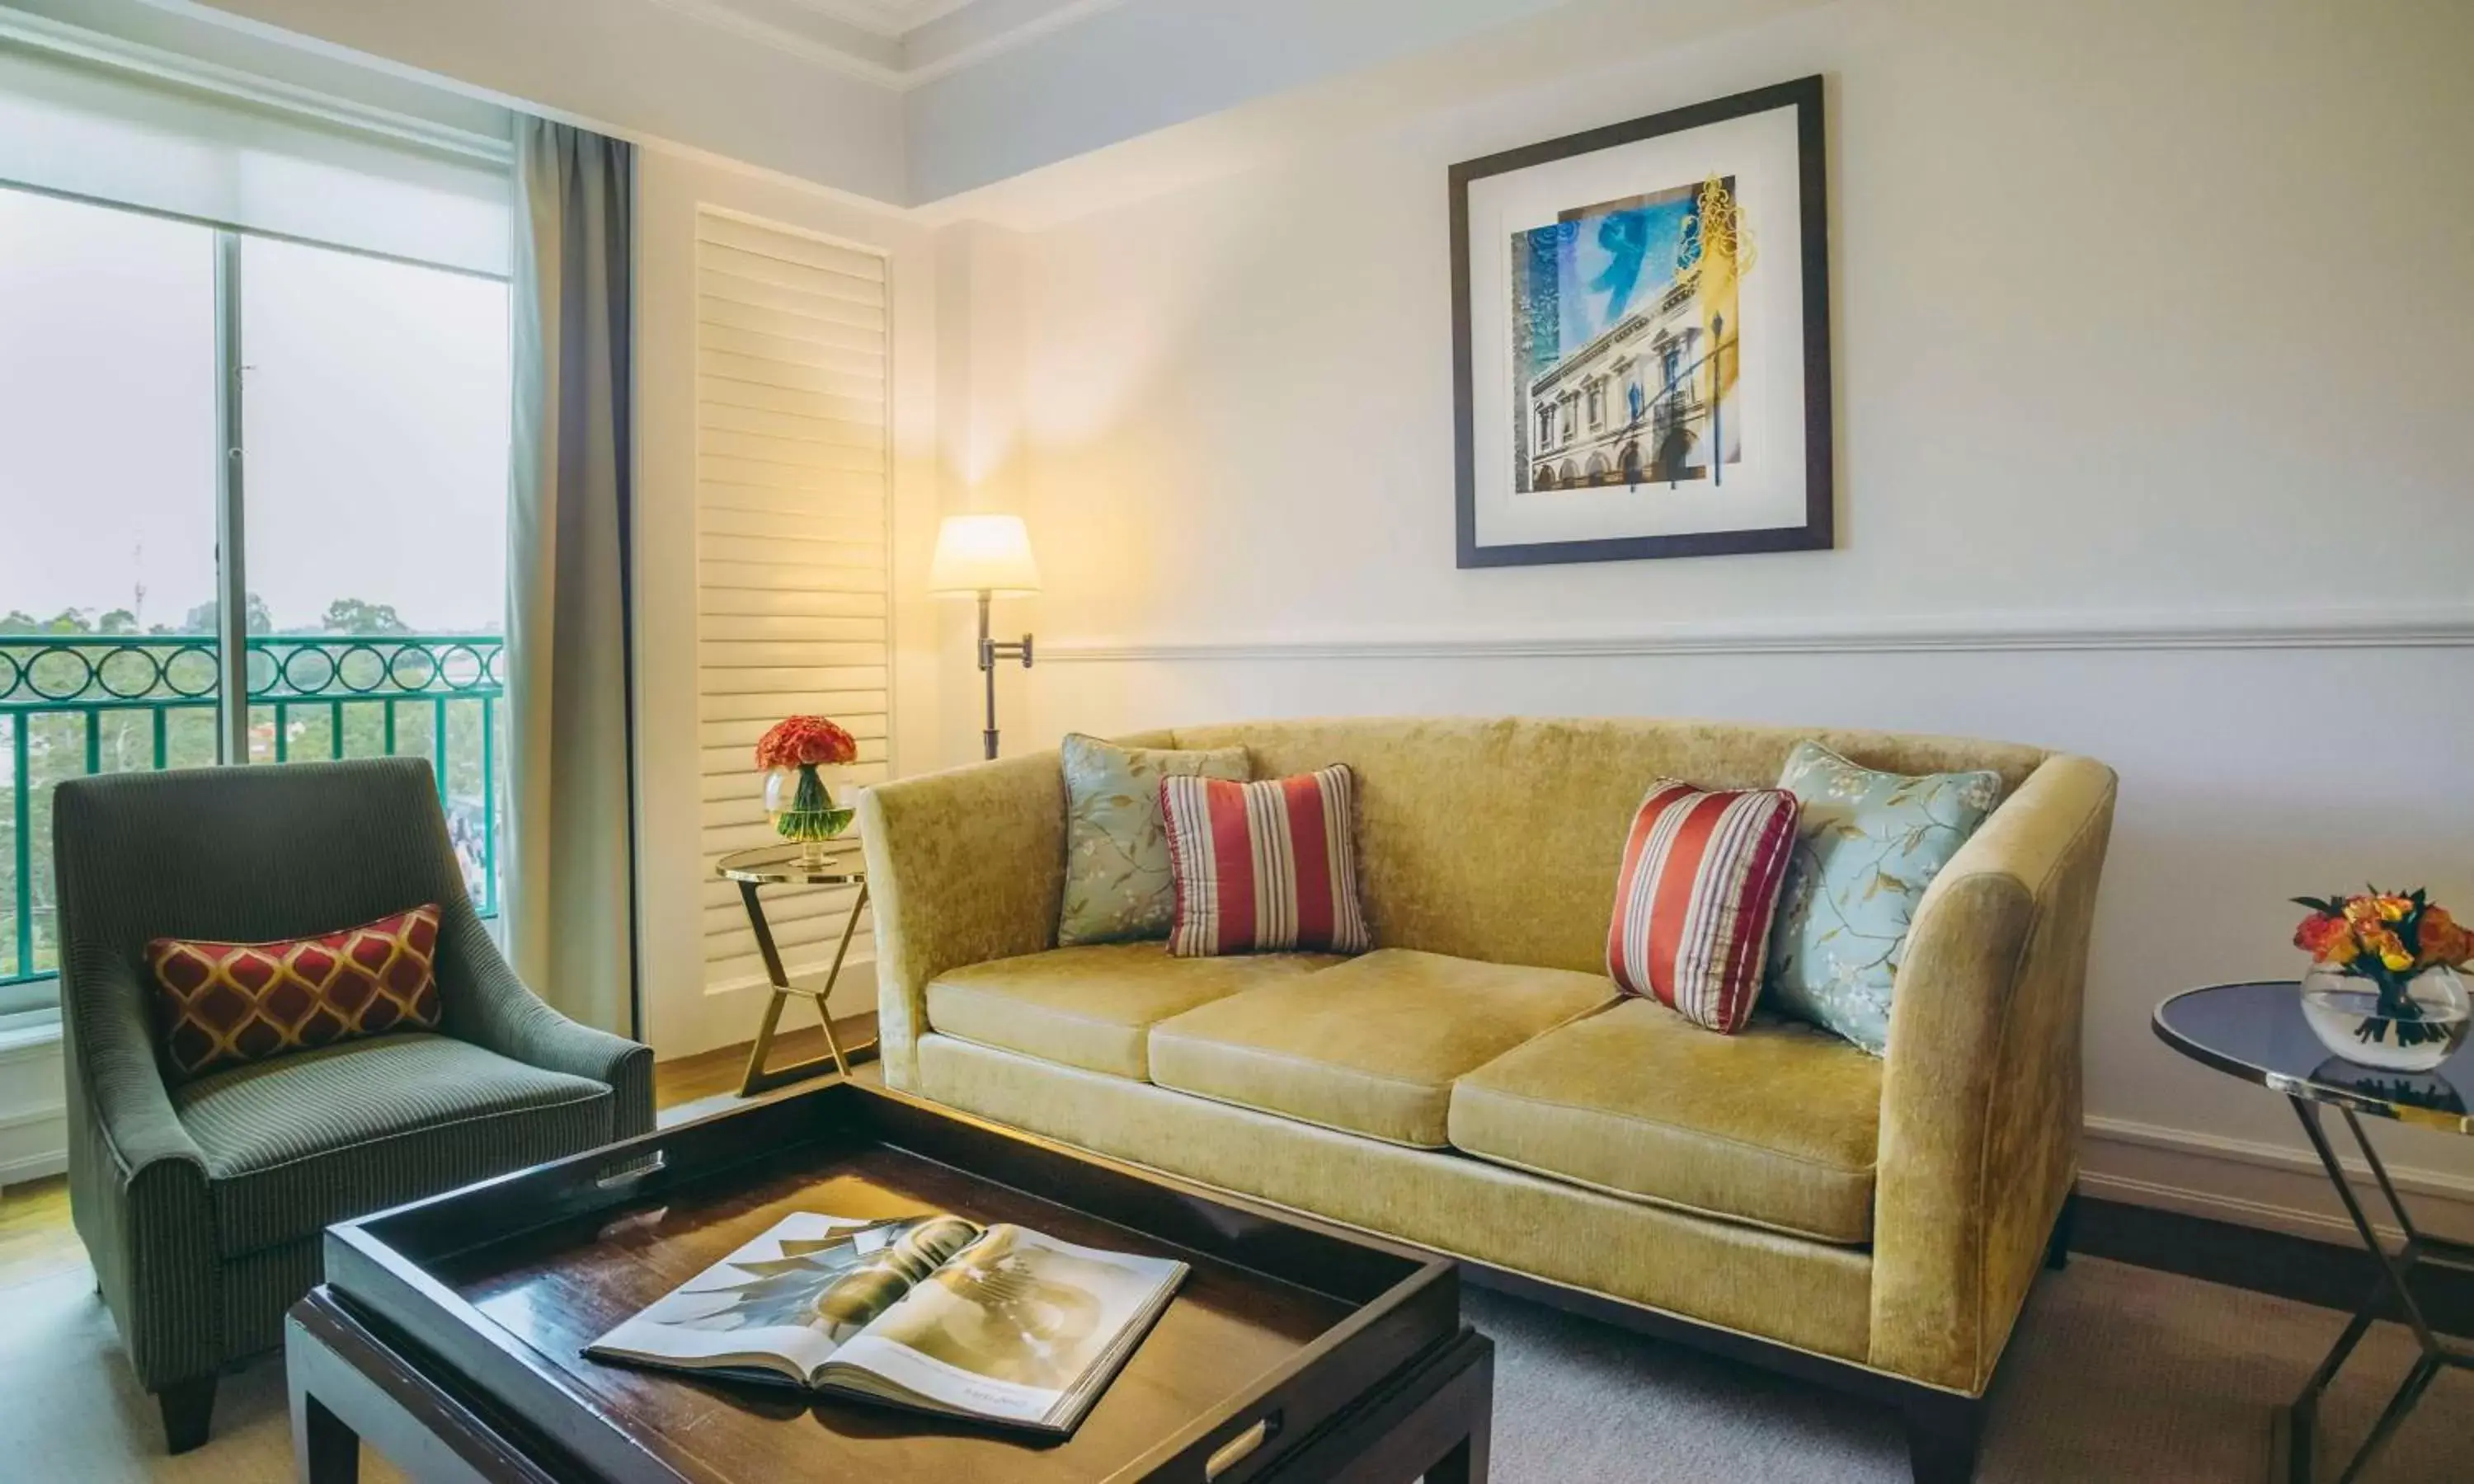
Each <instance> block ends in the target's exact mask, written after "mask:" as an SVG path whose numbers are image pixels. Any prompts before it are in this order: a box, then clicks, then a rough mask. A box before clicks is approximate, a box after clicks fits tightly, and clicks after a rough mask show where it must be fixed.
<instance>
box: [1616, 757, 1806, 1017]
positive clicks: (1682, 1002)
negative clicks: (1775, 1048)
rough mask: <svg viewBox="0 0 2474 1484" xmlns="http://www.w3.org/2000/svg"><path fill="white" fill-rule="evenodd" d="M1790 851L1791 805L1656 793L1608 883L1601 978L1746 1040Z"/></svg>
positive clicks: (1774, 796) (1765, 791) (1687, 790)
mask: <svg viewBox="0 0 2474 1484" xmlns="http://www.w3.org/2000/svg"><path fill="white" fill-rule="evenodd" d="M1794 848H1795V796H1794V795H1793V794H1790V793H1787V792H1785V791H1783V790H1782V789H1775V788H1748V789H1731V790H1727V791H1725V792H1722V793H1705V792H1703V791H1702V790H1700V789H1697V788H1694V787H1693V786H1692V785H1691V784H1689V783H1685V782H1681V781H1678V780H1677V779H1674V778H1661V779H1659V780H1658V781H1657V782H1655V783H1653V784H1651V785H1650V786H1649V795H1648V797H1647V798H1644V799H1643V800H1641V802H1640V807H1639V808H1638V809H1637V810H1636V811H1634V813H1633V817H1632V828H1631V830H1630V831H1629V832H1628V833H1627V834H1626V835H1625V838H1624V853H1623V867H1622V869H1621V870H1619V871H1617V872H1616V873H1615V910H1614V916H1613V921H1612V922H1610V923H1609V924H1608V927H1607V973H1608V974H1609V975H1611V976H1612V977H1613V979H1614V981H1615V984H1616V986H1617V987H1618V988H1620V989H1621V990H1623V991H1624V992H1625V993H1630V994H1645V995H1648V996H1649V997H1651V998H1653V999H1655V1000H1657V1001H1658V1002H1659V1003H1660V1004H1661V1005H1664V1006H1665V1007H1667V1008H1668V1009H1669V1010H1672V1011H1674V1012H1675V1013H1676V1014H1678V1015H1680V1016H1682V1017H1684V1018H1686V1019H1687V1020H1689V1021H1691V1022H1692V1023H1693V1024H1695V1025H1698V1026H1700V1027H1702V1028H1703V1029H1705V1030H1712V1031H1716V1032H1717V1033H1718V1034H1719V1035H1721V1036H1733V1035H1734V1034H1735V1033H1736V1032H1737V1031H1739V1030H1742V1029H1743V1028H1744V1022H1745V1021H1746V1020H1748V1019H1750V1018H1752V1014H1753V997H1754V996H1755V995H1757V994H1758V993H1760V992H1761V950H1762V948H1763V947H1764V946H1765V945H1767V944H1768V943H1769V937H1770V914H1771V912H1772V910H1773V909H1774V908H1776V907H1777V905H1778V895H1779V885H1780V883H1781V882H1783V881H1784V880H1785V879H1786V861H1787V855H1788V853H1789V852H1790V851H1791V850H1794Z"/></svg>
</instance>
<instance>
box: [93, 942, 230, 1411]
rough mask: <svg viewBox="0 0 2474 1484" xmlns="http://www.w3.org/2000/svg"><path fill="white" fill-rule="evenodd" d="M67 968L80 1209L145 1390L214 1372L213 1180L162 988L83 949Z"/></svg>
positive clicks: (217, 1273) (219, 1308)
mask: <svg viewBox="0 0 2474 1484" xmlns="http://www.w3.org/2000/svg"><path fill="white" fill-rule="evenodd" d="M63 969H64V972H63V974H62V976H61V977H62V984H61V991H62V993H61V1009H62V1022H63V1034H64V1038H65V1040H64V1044H63V1050H64V1052H65V1056H64V1059H63V1060H64V1065H65V1072H66V1076H67V1081H68V1125H69V1204H70V1214H71V1216H72V1217H73V1218H74V1220H75V1221H76V1224H77V1229H78V1234H79V1235H80V1236H81V1237H83V1238H84V1239H85V1244H86V1250H87V1252H88V1254H89V1255H90V1256H91V1257H93V1259H94V1268H95V1280H96V1281H97V1282H98V1283H99V1284H100V1285H101V1287H102V1289H103V1294H104V1299H105V1302H107V1303H108V1304H110V1306H111V1309H112V1312H113V1314H114V1315H115V1316H117V1317H118V1319H119V1320H120V1328H121V1333H122V1335H123V1336H124V1337H125V1338H126V1340H127V1342H128V1345H129V1358H130V1364H131V1367H132V1369H133V1370H134V1371H135V1372H136V1373H137V1376H138V1379H139V1381H140V1383H141V1384H143V1385H145V1386H146V1387H147V1388H148V1389H150V1390H152V1389H154V1388H156V1387H158V1386H159V1385H161V1384H164V1383H165V1382H169V1381H175V1380H180V1379H182V1378H185V1377H188V1376H200V1375H210V1374H212V1372H213V1371H214V1368H215V1367H216V1366H217V1365H218V1364H219V1363H221V1361H222V1359H223V1270H222V1258H221V1257H220V1255H219V1250H218V1247H217V1244H216V1239H215V1210H214V1202H213V1199H212V1197H211V1196H210V1195H209V1194H208V1190H207V1186H208V1183H209V1180H210V1176H209V1174H208V1172H207V1169H206V1156H205V1154H204V1153H202V1152H201V1151H200V1150H199V1148H198V1145H197V1141H196V1140H194V1139H192V1138H191V1137H189V1131H188V1130H187V1129H186V1128H184V1127H182V1123H181V1119H180V1115H179V1114H178V1113H174V1112H173V1109H172V1099H171V1096H170V1094H169V1093H168V1092H166V1091H165V1090H164V1087H163V1074H162V1072H161V1071H160V1069H159V1068H158V1065H157V1064H156V1060H155V1045H154V1041H153V1037H152V1032H151V1029H150V1027H149V1026H148V1025H147V1023H146V1018H145V1006H146V1003H147V995H148V993H150V991H149V989H148V987H147V986H145V985H143V984H141V983H139V982H138V977H137V971H136V969H135V968H134V967H133V966H132V965H130V964H128V963H126V962H123V961H121V960H119V959H117V958H115V957H114V956H112V955H111V954H109V953H104V952H98V951H94V950H90V949H88V950H82V951H76V952H73V953H72V954H71V955H70V959H69V962H68V963H67V964H66V965H64V966H63Z"/></svg>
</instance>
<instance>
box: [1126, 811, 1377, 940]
mask: <svg viewBox="0 0 2474 1484" xmlns="http://www.w3.org/2000/svg"><path fill="white" fill-rule="evenodd" d="M1159 791H1160V814H1161V816H1162V818H1163V819H1164V820H1165V821H1166V823H1167V828H1168V859H1169V874H1170V876H1171V878H1172V879H1173V880H1174V882H1175V884H1176V912H1175V914H1174V917H1173V920H1172V921H1171V922H1170V923H1169V930H1168V946H1169V951H1170V952H1172V953H1175V954H1176V955H1178V956H1179V957H1183V958H1204V957H1208V956H1210V955H1212V954H1215V953H1260V952H1263V951H1265V950H1266V949H1270V950H1273V951H1286V950H1289V949H1295V948H1304V949H1322V950H1327V951H1329V952H1333V953H1362V952H1364V951H1365V950H1366V948H1367V947H1368V946H1369V945H1368V942H1367V933H1366V913H1365V911H1364V910H1363V909H1362V908H1361V907H1360V906H1359V904H1358V899H1357V805H1356V802H1355V799H1356V795H1357V789H1356V784H1355V782H1354V780H1352V779H1351V778H1350V777H1349V774H1348V768H1347V765H1346V764H1345V763H1343V764H1335V765H1333V766H1331V767H1328V768H1321V769H1317V770H1316V771H1315V772H1313V773H1301V774H1298V775H1297V776H1296V777H1294V778H1264V779H1262V780H1260V781H1258V782H1253V783H1230V782H1226V781H1225V780H1222V779H1219V778H1177V777H1169V778H1162V779H1160V785H1159Z"/></svg>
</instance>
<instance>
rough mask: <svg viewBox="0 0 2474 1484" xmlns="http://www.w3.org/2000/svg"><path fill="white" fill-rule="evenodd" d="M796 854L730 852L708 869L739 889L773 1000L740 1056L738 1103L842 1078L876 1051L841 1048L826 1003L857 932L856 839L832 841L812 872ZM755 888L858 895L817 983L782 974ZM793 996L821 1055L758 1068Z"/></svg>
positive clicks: (863, 877)
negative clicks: (816, 1032) (809, 1014)
mask: <svg viewBox="0 0 2474 1484" xmlns="http://www.w3.org/2000/svg"><path fill="white" fill-rule="evenodd" d="M799 855H800V847H799V846H796V845H767V846H761V847H759V848H758V849H756V850H734V851H732V852H731V853H730V854H728V855H725V856H723V857H722V858H721V859H720V860H719V861H718V862H717V863H716V865H715V867H714V871H715V874H717V875H719V876H721V877H722V878H723V879H724V880H728V881H736V882H738V883H739V899H740V901H741V902H742V903H744V904H745V905H746V908H747V925H748V926H749V927H750V928H752V929H753V930H754V931H755V934H756V951H757V952H759V953H761V954H763V955H764V976H765V978H766V979H768V980H770V981H771V982H772V985H773V995H772V998H771V999H770V1000H769V1001H768V1002H767V1003H766V1004H765V1006H764V1024H762V1025H761V1026H759V1027H758V1028H757V1031H756V1044H755V1045H753V1046H751V1047H749V1048H748V1051H747V1071H746V1074H745V1075H744V1076H742V1077H740V1082H739V1095H740V1096H741V1097H753V1096H755V1095H756V1094H757V1093H759V1092H769V1091H771V1090H772V1089H775V1088H779V1087H785V1086H787V1085H788V1084H790V1083H793V1082H798V1081H800V1080H802V1079H803V1078H808V1077H815V1076H821V1075H823V1074H824V1073H826V1072H839V1073H840V1074H842V1075H843V1076H845V1077H847V1076H849V1075H850V1069H851V1064H852V1063H854V1062H861V1061H865V1060H866V1059H867V1058H868V1057H870V1056H873V1055H874V1054H875V1052H876V1041H874V1039H872V1038H871V1039H870V1040H868V1041H864V1042H862V1043H861V1044H858V1045H853V1046H844V1045H843V1044H842V1040H841V1034H840V1032H839V1031H838V1030H837V1029H836V1028H835V1026H834V1015H833V1008H832V1006H831V1005H830V1004H828V1003H827V1000H828V997H829V996H831V995H832V993H833V992H834V985H835V982H836V981H837V980H839V979H840V978H841V976H842V961H843V960H844V959H845V958H847V957H849V956H850V945H851V937H852V935H853V934H855V933H857V932H858V931H859V919H860V914H861V913H862V912H865V911H866V910H867V864H866V861H865V860H864V859H863V858H862V857H861V854H860V848H859V840H858V839H857V837H855V836H846V837H844V838H843V839H840V840H837V841H834V842H832V843H831V844H829V845H828V846H827V847H826V848H825V855H824V859H823V861H822V862H821V863H819V864H817V865H814V866H805V865H802V864H800V860H799ZM760 886H856V887H858V888H859V894H858V895H857V896H856V897H854V898H852V899H851V905H850V915H849V916H848V917H847V918H845V919H844V920H843V922H842V931H841V939H840V941H839V942H837V943H836V944H835V945H834V961H833V967H831V968H830V969H826V970H825V974H824V977H823V978H822V979H794V978H792V977H791V976H790V974H789V973H788V971H787V970H785V969H783V967H782V951H781V949H779V948H777V947H776V946H774V944H773V928H772V924H771V923H769V922H766V921H765V920H764V899H763V898H760V897H758V896H757V892H756V889H757V888H758V887H760ZM793 997H796V998H799V999H804V1000H806V1001H808V1002H809V1003H810V1004H812V1005H813V1006H814V1007H815V1010H816V1020H817V1023H819V1024H821V1025H822V1026H823V1027H824V1029H825V1049H826V1051H827V1053H828V1054H827V1055H825V1056H819V1057H811V1058H809V1059H808V1060H807V1061H804V1062H798V1063H794V1064H792V1065H788V1066H780V1067H772V1068H767V1067H766V1066H765V1065H764V1062H765V1058H766V1057H767V1056H768V1055H770V1054H771V1052H772V1049H773V1033H774V1031H775V1030H777V1029H778V1028H779V1027H780V1025H781V1023H782V1005H783V1002H784V1001H785V1000H788V999H791V998H793Z"/></svg>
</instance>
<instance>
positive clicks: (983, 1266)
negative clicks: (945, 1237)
mask: <svg viewBox="0 0 2474 1484" xmlns="http://www.w3.org/2000/svg"><path fill="white" fill-rule="evenodd" d="M1180 1266H1181V1265H1180V1264H1178V1263H1176V1262H1172V1261H1169V1260H1167V1259H1165V1258H1159V1257H1135V1256H1132V1255H1131V1254H1128V1253H1113V1252H1099V1251H1095V1250H1094V1249H1091V1248H1088V1247H1077V1246H1075V1245H1074V1244H1072V1243H1070V1242H1060V1241H1058V1240H1056V1239H1055V1238H1054V1237H1049V1236H1042V1235H1041V1234H1039V1233H1036V1232H1029V1231H1025V1230H1024V1229H1022V1228H1020V1227H1016V1226H1009V1225H998V1226H992V1227H990V1228H988V1229H987V1232H986V1233H985V1234H984V1235H982V1237H981V1238H980V1239H979V1240H978V1241H976V1242H974V1243H972V1244H971V1245H970V1246H969V1247H967V1248H965V1249H963V1250H962V1252H961V1253H959V1254H958V1256H956V1257H952V1258H951V1259H949V1260H948V1261H947V1262H946V1263H945V1265H944V1266H943V1267H941V1268H939V1269H937V1270H936V1271H935V1273H934V1275H932V1276H931V1277H930V1278H929V1279H928V1281H926V1282H923V1283H920V1284H919V1285H917V1286H916V1287H914V1288H912V1289H911V1290H910V1292H909V1293H907V1294H904V1295H903V1296H902V1297H901V1298H900V1299H898V1300H896V1301H895V1302H894V1303H893V1304H891V1305H890V1306H889V1307H887V1308H886V1309H885V1312H884V1313H883V1314H882V1315H881V1316H880V1317H879V1318H878V1319H877V1320H876V1322H875V1323H874V1324H872V1325H870V1326H868V1327H867V1328H866V1330H865V1331H864V1332H862V1333H861V1334H859V1335H857V1336H856V1337H854V1338H852V1339H851V1340H850V1341H849V1342H847V1343H846V1344H844V1345H843V1347H842V1350H841V1352H840V1353H839V1354H838V1355H837V1356H836V1357H835V1361H836V1364H837V1366H841V1365H849V1366H855V1367H858V1368H860V1369H862V1370H865V1371H869V1372H873V1373H874V1374H875V1375H877V1376H883V1377H884V1378H885V1379H886V1380H888V1381H891V1382H893V1383H894V1384H896V1385H897V1386H900V1387H902V1388H904V1389H905V1390H908V1391H910V1392H912V1393H915V1394H916V1395H918V1396H921V1397H925V1398H928V1399H931V1400H935V1401H938V1402H942V1403H945V1404H947V1405H949V1406H954V1407H958V1408H961V1409H964V1410H968V1411H973V1412H979V1413H982V1414H983V1415H985V1416H989V1417H996V1418H1004V1419H1008V1420H1011V1421H1015V1422H1040V1421H1042V1420H1044V1419H1046V1418H1048V1417H1049V1416H1050V1415H1051V1413H1053V1412H1054V1411H1055V1409H1056V1406H1057V1402H1058V1401H1059V1400H1060V1399H1061V1398H1062V1397H1063V1396H1064V1394H1065V1393H1066V1392H1068V1391H1070V1390H1072V1389H1073V1388H1074V1387H1075V1386H1076V1384H1077V1383H1078V1382H1079V1381H1080V1380H1081V1379H1082V1377H1083V1376H1085V1375H1086V1374H1087V1373H1089V1372H1090V1371H1091V1370H1092V1369H1093V1368H1094V1367H1096V1366H1098V1365H1100V1364H1101V1363H1102V1362H1103V1361H1104V1359H1106V1358H1107V1357H1108V1355H1109V1353H1110V1352H1111V1350H1112V1349H1114V1348H1116V1347H1117V1345H1118V1342H1119V1340H1120V1339H1121V1337H1122V1336H1123V1335H1124V1333H1125V1330H1126V1328H1127V1327H1128V1324H1130V1323H1132V1322H1134V1321H1135V1320H1136V1319H1137V1318H1139V1317H1141V1316H1142V1313H1143V1310H1144V1309H1145V1307H1146V1305H1148V1304H1152V1301H1153V1300H1154V1299H1155V1298H1156V1297H1157V1295H1158V1294H1159V1291H1160V1289H1161V1288H1162V1287H1163V1286H1164V1285H1166V1284H1168V1283H1170V1282H1172V1281H1174V1280H1175V1279H1176V1276H1177V1274H1178V1273H1179V1271H1180Z"/></svg>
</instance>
